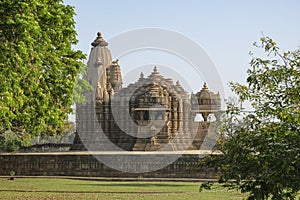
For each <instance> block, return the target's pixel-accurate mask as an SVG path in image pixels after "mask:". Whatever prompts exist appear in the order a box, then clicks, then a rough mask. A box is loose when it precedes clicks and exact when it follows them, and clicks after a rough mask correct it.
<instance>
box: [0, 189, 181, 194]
mask: <svg viewBox="0 0 300 200" xmlns="http://www.w3.org/2000/svg"><path fill="white" fill-rule="evenodd" d="M1 192H33V193H35V192H40V193H70V194H71V193H74V194H112V193H113V194H174V193H176V194H177V193H178V194H179V193H184V192H176V191H175V192H174V191H172V192H160V191H149V192H147V191H142V192H139V191H135V192H116V191H113V192H105V191H99V192H98V191H64V190H0V194H1Z"/></svg>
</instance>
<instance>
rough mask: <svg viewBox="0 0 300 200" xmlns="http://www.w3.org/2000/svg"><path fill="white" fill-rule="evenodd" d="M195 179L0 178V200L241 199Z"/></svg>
mask: <svg viewBox="0 0 300 200" xmlns="http://www.w3.org/2000/svg"><path fill="white" fill-rule="evenodd" d="M199 185H200V183H194V182H102V181H84V180H70V179H49V178H17V179H15V180H14V181H11V180H7V179H4V178H2V179H0V199H11V200H13V199H80V200H83V199H130V200H131V199H155V200H158V199H159V200H160V199H205V200H210V199H213V200H217V199H222V200H226V199H228V200H229V199H230V200H233V199H243V198H245V195H244V194H241V193H239V192H237V191H228V190H226V189H224V188H221V187H218V186H217V185H216V186H215V187H216V189H215V190H212V191H207V190H206V191H203V192H201V193H200V192H199Z"/></svg>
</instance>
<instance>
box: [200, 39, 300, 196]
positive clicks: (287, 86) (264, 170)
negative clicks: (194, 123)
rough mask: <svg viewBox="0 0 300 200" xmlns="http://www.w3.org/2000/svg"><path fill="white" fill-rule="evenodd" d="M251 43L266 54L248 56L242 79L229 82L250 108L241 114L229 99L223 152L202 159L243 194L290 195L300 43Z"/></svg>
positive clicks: (298, 141) (299, 174)
mask: <svg viewBox="0 0 300 200" xmlns="http://www.w3.org/2000/svg"><path fill="white" fill-rule="evenodd" d="M255 46H256V47H258V48H262V49H263V51H264V52H265V53H266V56H265V58H258V57H253V58H252V60H251V62H250V66H251V67H250V69H249V70H248V78H247V84H246V85H241V84H238V83H231V84H230V85H231V87H232V89H233V91H234V92H235V93H236V94H237V95H238V96H239V97H240V100H241V101H242V102H244V101H250V102H251V103H252V107H253V112H251V113H250V114H249V113H248V114H243V112H241V111H242V110H241V109H240V108H239V107H238V106H236V105H235V104H232V103H230V104H228V110H227V112H226V115H225V122H226V123H224V126H223V129H222V130H223V134H224V136H225V137H226V138H227V139H225V140H223V141H221V148H220V150H221V152H222V155H219V156H211V157H208V158H207V160H206V164H208V165H209V166H214V167H216V168H218V170H219V172H220V182H223V183H225V184H224V185H225V186H228V187H232V186H235V187H238V188H239V189H240V190H241V191H242V192H249V197H248V199H268V198H271V199H274V200H275V199H295V198H296V195H297V192H298V191H299V190H300V49H297V50H295V51H287V52H283V53H281V52H280V51H279V48H278V47H277V45H276V43H275V42H274V41H273V40H272V39H270V38H269V37H263V38H261V45H258V44H257V43H256V44H255ZM230 180H231V181H230ZM206 186H207V185H204V186H203V188H205V187H206Z"/></svg>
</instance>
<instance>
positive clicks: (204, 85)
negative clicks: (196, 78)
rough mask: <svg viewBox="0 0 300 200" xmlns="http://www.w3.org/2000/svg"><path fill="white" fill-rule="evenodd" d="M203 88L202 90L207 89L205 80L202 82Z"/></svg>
mask: <svg viewBox="0 0 300 200" xmlns="http://www.w3.org/2000/svg"><path fill="white" fill-rule="evenodd" d="M203 89H204V90H208V87H207V84H206V82H204V84H203Z"/></svg>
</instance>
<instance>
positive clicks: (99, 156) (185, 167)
mask: <svg viewBox="0 0 300 200" xmlns="http://www.w3.org/2000/svg"><path fill="white" fill-rule="evenodd" d="M208 153H211V152H209V151H199V150H197V151H185V152H181V151H174V152H159V151H154V152H149V151H147V152H145V151H143V152H137V151H134V152H133V151H131V152H129V151H122V152H111V151H108V152H103V151H102V152H88V151H83V152H82V151H81V152H54V153H14V154H8V153H4V154H0V175H1V176H7V175H9V173H10V171H15V173H16V176H77V177H131V178H196V179H214V178H216V174H215V172H214V171H213V170H210V169H200V168H199V160H200V159H202V158H203V156H204V155H205V154H208ZM177 158H178V159H177ZM173 160H174V161H173ZM172 161H173V162H172ZM104 163H106V164H104ZM107 164H108V165H109V166H108V165H107ZM110 166H113V167H110ZM118 168H119V170H118ZM120 169H121V170H120Z"/></svg>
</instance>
